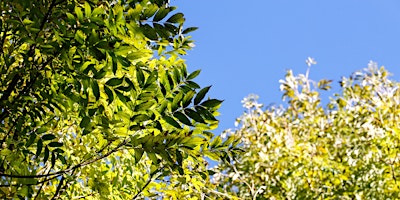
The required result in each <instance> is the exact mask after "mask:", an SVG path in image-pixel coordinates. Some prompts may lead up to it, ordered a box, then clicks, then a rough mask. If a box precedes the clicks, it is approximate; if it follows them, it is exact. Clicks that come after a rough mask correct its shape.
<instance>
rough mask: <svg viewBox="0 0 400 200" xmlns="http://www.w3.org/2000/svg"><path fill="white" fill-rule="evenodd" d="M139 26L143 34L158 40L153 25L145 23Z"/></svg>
mask: <svg viewBox="0 0 400 200" xmlns="http://www.w3.org/2000/svg"><path fill="white" fill-rule="evenodd" d="M141 28H142V32H143V35H144V36H146V37H147V38H149V39H150V40H158V36H157V32H156V30H155V29H154V28H153V27H151V26H150V25H148V24H145V25H143V26H142V27H141Z"/></svg>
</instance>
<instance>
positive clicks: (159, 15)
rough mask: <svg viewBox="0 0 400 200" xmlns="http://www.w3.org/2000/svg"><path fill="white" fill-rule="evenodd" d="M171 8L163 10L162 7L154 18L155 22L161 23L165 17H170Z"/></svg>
mask: <svg viewBox="0 0 400 200" xmlns="http://www.w3.org/2000/svg"><path fill="white" fill-rule="evenodd" d="M171 11H172V10H171V8H163V7H161V8H160V9H159V10H158V12H157V13H156V15H155V16H154V18H153V21H156V22H158V21H160V20H162V19H164V17H166V16H167V15H168V13H169V12H171Z"/></svg>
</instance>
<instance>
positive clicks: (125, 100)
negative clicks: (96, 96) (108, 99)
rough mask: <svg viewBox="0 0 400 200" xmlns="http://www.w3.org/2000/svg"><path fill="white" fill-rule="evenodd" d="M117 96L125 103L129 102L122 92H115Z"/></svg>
mask: <svg viewBox="0 0 400 200" xmlns="http://www.w3.org/2000/svg"><path fill="white" fill-rule="evenodd" d="M115 94H116V95H117V97H118V99H119V100H121V101H122V102H123V103H126V102H128V101H129V98H128V97H126V96H125V95H123V94H122V93H121V92H119V91H118V90H115Z"/></svg>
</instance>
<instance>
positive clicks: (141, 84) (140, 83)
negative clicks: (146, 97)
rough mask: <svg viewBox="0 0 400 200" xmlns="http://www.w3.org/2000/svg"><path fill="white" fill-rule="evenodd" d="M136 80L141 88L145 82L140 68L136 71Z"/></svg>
mask: <svg viewBox="0 0 400 200" xmlns="http://www.w3.org/2000/svg"><path fill="white" fill-rule="evenodd" d="M136 78H137V80H138V82H139V86H140V87H143V85H144V83H145V82H144V81H145V77H144V74H143V71H142V70H141V69H140V68H137V69H136Z"/></svg>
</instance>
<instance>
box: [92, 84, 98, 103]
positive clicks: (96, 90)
mask: <svg viewBox="0 0 400 200" xmlns="http://www.w3.org/2000/svg"><path fill="white" fill-rule="evenodd" d="M92 91H93V94H94V96H95V97H96V101H98V100H99V99H100V88H99V85H98V84H97V81H96V80H93V81H92Z"/></svg>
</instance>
